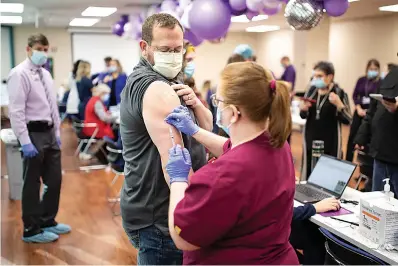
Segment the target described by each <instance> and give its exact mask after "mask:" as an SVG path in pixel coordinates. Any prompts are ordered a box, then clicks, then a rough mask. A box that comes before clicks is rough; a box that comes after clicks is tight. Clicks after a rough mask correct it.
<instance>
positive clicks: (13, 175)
mask: <svg viewBox="0 0 398 266" xmlns="http://www.w3.org/2000/svg"><path fill="white" fill-rule="evenodd" d="M0 135H1V140H2V141H3V143H4V144H5V146H6V160H7V174H8V186H9V191H10V195H9V196H10V199H12V200H20V199H21V195H22V186H23V180H22V158H21V152H20V150H19V149H20V146H19V143H18V139H17V137H16V136H15V134H14V132H13V131H12V129H10V128H7V129H2V130H1V131H0Z"/></svg>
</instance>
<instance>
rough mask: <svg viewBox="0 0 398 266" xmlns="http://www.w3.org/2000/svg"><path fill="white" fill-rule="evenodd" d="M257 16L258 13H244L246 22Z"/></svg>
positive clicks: (249, 11)
mask: <svg viewBox="0 0 398 266" xmlns="http://www.w3.org/2000/svg"><path fill="white" fill-rule="evenodd" d="M259 14H260V13H259V12H256V11H251V10H248V11H247V12H246V17H247V19H248V20H252V19H253V18H254V17H255V16H258V15H259Z"/></svg>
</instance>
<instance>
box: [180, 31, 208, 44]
mask: <svg viewBox="0 0 398 266" xmlns="http://www.w3.org/2000/svg"><path fill="white" fill-rule="evenodd" d="M184 39H185V40H187V41H189V42H190V43H191V44H192V45H193V46H199V45H200V44H201V43H202V42H203V39H201V38H199V37H198V36H196V35H195V34H194V33H193V32H192V31H190V30H185V33H184Z"/></svg>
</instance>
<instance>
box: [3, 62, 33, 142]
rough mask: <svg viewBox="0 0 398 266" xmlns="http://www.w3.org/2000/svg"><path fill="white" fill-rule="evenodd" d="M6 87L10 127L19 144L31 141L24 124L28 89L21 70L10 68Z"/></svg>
mask: <svg viewBox="0 0 398 266" xmlns="http://www.w3.org/2000/svg"><path fill="white" fill-rule="evenodd" d="M7 89H8V94H9V99H10V102H9V106H8V108H9V114H10V115H9V116H10V121H11V127H12V130H13V131H14V133H15V135H16V136H17V138H18V140H19V142H20V143H21V145H26V144H29V143H31V140H30V137H29V132H28V128H27V126H26V117H25V108H26V100H27V99H26V98H27V91H28V83H27V82H26V77H25V76H24V75H23V73H22V72H21V71H18V70H16V69H14V70H12V71H11V73H10V75H9V76H8V81H7Z"/></svg>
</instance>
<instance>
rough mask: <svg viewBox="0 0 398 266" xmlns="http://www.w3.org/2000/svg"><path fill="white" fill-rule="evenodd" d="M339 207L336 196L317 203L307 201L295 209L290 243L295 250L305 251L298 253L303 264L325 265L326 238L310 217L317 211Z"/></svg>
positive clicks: (337, 208)
mask: <svg viewBox="0 0 398 266" xmlns="http://www.w3.org/2000/svg"><path fill="white" fill-rule="evenodd" d="M339 209H340V201H339V200H337V199H335V198H328V199H324V200H321V201H319V202H317V203H315V204H311V203H306V204H305V205H303V206H299V207H295V208H294V209H293V219H292V225H291V229H292V231H291V234H290V244H291V245H292V246H293V248H294V249H295V250H298V249H299V250H302V251H303V254H298V255H299V256H298V257H299V261H300V263H301V264H304V265H323V264H324V262H325V255H326V250H325V238H324V237H323V235H322V234H321V232H319V230H318V226H317V225H316V224H314V223H312V222H311V221H309V219H310V218H311V217H312V216H314V215H315V214H316V213H322V212H328V211H337V210H339Z"/></svg>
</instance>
